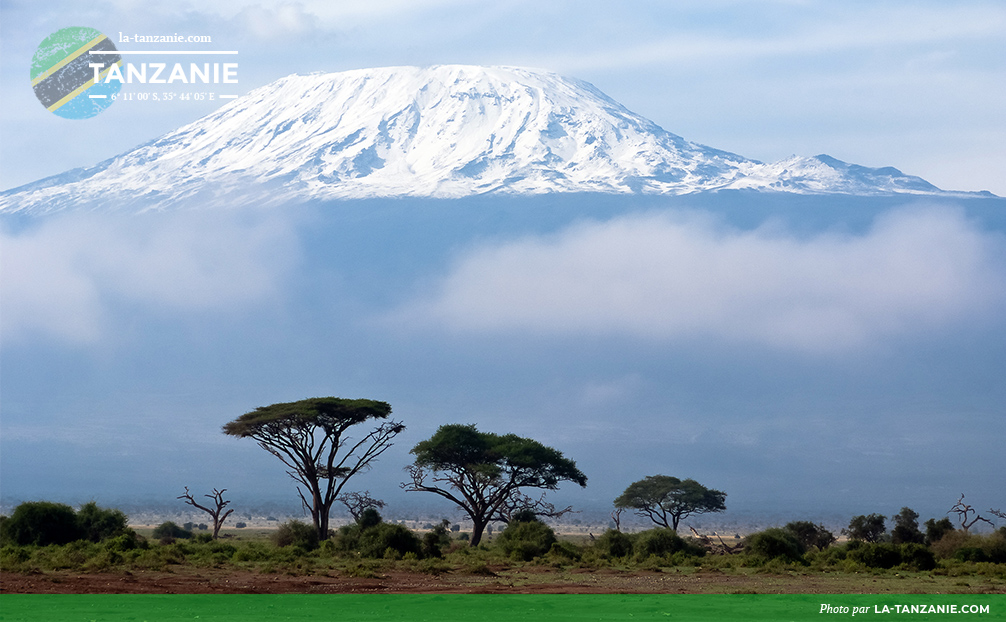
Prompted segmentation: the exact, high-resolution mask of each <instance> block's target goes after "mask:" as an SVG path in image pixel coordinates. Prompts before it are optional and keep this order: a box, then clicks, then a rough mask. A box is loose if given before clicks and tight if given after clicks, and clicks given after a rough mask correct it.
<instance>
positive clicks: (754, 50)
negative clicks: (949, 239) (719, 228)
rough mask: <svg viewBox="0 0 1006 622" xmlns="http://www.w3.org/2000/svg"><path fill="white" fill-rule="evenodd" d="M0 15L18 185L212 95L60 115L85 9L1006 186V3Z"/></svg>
mask: <svg viewBox="0 0 1006 622" xmlns="http://www.w3.org/2000/svg"><path fill="white" fill-rule="evenodd" d="M2 18H3V19H2V26H0V28H2V29H3V38H2V42H0V46H2V47H0V52H2V56H3V58H4V63H3V66H2V68H0V77H2V81H0V84H2V86H0V88H2V95H3V98H4V101H5V103H6V107H5V111H4V115H3V118H2V121H0V135H2V136H3V137H4V143H5V145H4V148H3V151H2V154H0V158H2V159H0V187H2V188H4V189H6V188H10V187H13V186H17V185H20V184H23V183H27V182H30V181H33V180H35V179H38V178H40V177H42V176H45V175H50V174H55V173H59V172H62V171H64V170H66V169H68V168H73V167H76V166H86V165H89V164H93V163H95V162H97V161H100V160H102V159H104V158H107V157H110V156H112V155H115V154H117V153H121V152H122V151H125V150H127V149H129V148H131V147H133V146H135V145H137V144H140V143H142V142H145V141H147V140H150V139H152V138H154V137H156V136H159V135H160V134H162V133H163V132H166V131H168V130H170V129H174V128H175V127H177V126H179V125H181V124H183V123H184V122H187V121H191V120H194V119H196V118H198V117H199V116H201V115H203V114H205V113H207V112H209V111H210V110H212V109H213V108H214V107H215V105H214V104H211V103H208V102H204V103H201V104H200V103H196V102H192V101H189V102H174V103H171V104H165V103H161V104H157V105H153V104H152V103H144V104H139V103H138V102H134V104H133V105H131V106H127V105H125V104H126V102H118V103H117V105H116V106H115V107H114V108H112V109H110V110H108V111H107V112H106V113H103V114H102V115H100V117H98V118H95V119H93V120H91V121H88V122H86V123H74V122H71V121H66V120H63V119H59V118H55V117H53V116H52V115H50V114H48V113H46V111H45V110H43V109H42V108H41V106H40V105H39V104H38V102H37V101H36V100H35V99H34V97H33V95H32V92H31V90H30V89H29V88H28V86H27V78H26V76H27V72H28V69H27V67H28V64H29V62H30V58H31V55H32V54H33V53H34V50H35V48H36V47H37V45H38V44H39V42H40V41H41V40H42V39H44V38H45V37H46V36H47V35H48V34H50V33H51V32H54V31H55V30H58V29H59V28H62V27H65V26H68V25H87V26H91V27H94V28H97V29H99V30H101V31H102V32H105V33H106V34H109V35H111V36H113V38H117V37H118V33H119V32H123V33H125V34H129V33H135V34H148V35H150V34H175V33H178V34H183V35H190V34H192V35H209V36H211V37H212V38H213V42H212V45H205V46H203V49H208V48H215V49H227V50H237V51H239V52H240V54H239V59H240V61H239V64H240V71H239V79H240V83H239V86H240V88H239V90H240V92H247V90H250V89H252V88H254V87H257V86H261V85H263V84H266V83H269V82H271V81H273V80H276V79H277V78H280V77H282V76H284V75H287V74H290V73H306V72H311V71H339V70H345V69H356V68H361V67H374V66H385V65H430V64H445V63H447V64H454V63H471V64H503V65H525V66H532V67H539V68H543V69H548V70H551V71H555V72H558V73H561V74H564V75H569V76H573V77H577V78H580V79H583V80H587V81H588V82H592V83H593V84H594V85H595V86H597V87H598V88H600V89H601V90H602V91H604V92H605V93H607V94H608V95H609V96H611V97H612V98H614V99H615V100H617V101H619V102H621V103H623V104H624V105H626V106H627V107H628V108H629V109H631V110H633V111H635V112H638V113H639V114H642V115H643V116H646V117H648V118H650V119H652V120H654V121H655V122H657V123H658V124H659V125H661V126H662V127H664V129H667V130H669V131H671V132H674V133H676V134H679V135H682V136H684V137H685V138H687V139H689V140H693V141H696V142H699V143H703V144H707V145H710V146H714V147H717V148H720V149H725V150H728V151H733V152H736V153H739V154H741V155H744V156H746V157H751V158H755V159H759V160H763V161H771V160H777V159H781V158H784V157H787V156H789V155H793V154H797V155H816V154H818V153H827V154H829V155H832V156H834V157H837V158H839V159H842V160H845V161H849V162H855V163H858V164H863V165H866V166H895V167H897V168H899V169H901V170H903V171H905V172H907V173H910V174H914V175H919V176H921V177H923V178H925V179H927V180H929V181H931V182H932V183H935V184H936V185H937V186H940V187H942V188H945V189H953V190H990V191H992V192H995V193H997V194H1000V195H1004V194H1006V185H1004V184H1006V181H1004V179H1006V177H1004V176H1003V175H1002V171H1003V170H1006V153H1004V152H1006V150H1004V149H1003V144H1006V121H1004V119H1003V115H1002V114H1001V112H1002V110H1004V109H1006V86H1004V85H1006V7H1004V6H1003V5H1002V3H999V2H968V1H962V2H952V3H947V2H935V1H934V2H857V1H853V2H841V3H834V2H823V1H821V2H815V1H810V0H808V1H799V0H780V1H775V2H751V1H742V0H722V1H716V0H714V1H702V2H692V1H683V2H673V3H664V2H621V3H617V4H612V3H605V2H564V1H556V2H530V1H511V2H494V3H484V2H474V1H464V0H442V1H439V0H438V1H415V2H399V1H397V0H376V1H373V2H323V1H320V0H318V1H307V2H254V3H251V2H240V1H230V2H219V3H216V2H215V3H192V2H172V3H149V2H137V1H130V0H122V1H120V2H97V3H86V4H85V3H79V2H59V1H57V2H53V3H46V4H45V6H44V7H39V6H38V5H37V4H36V3H28V2H23V1H19V0H6V1H5V2H4V3H3V7H2ZM128 47H130V46H126V45H125V44H123V49H127V48H128ZM148 47H157V46H148ZM132 49H136V46H135V45H132ZM159 49H172V45H171V44H162V45H160V46H159ZM174 49H177V47H175V48H174Z"/></svg>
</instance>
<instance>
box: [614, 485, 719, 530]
mask: <svg viewBox="0 0 1006 622" xmlns="http://www.w3.org/2000/svg"><path fill="white" fill-rule="evenodd" d="M726 496H727V493H725V492H722V491H719V490H713V489H711V488H706V487H705V486H703V485H702V484H700V483H698V482H697V481H695V480H693V479H686V480H680V479H678V478H676V477H670V476H668V475H648V476H646V477H645V478H643V479H641V480H639V481H638V482H634V483H632V484H630V485H629V487H628V488H626V489H625V492H623V493H622V494H621V495H620V496H619V497H618V498H617V499H615V507H616V508H626V509H631V510H633V511H635V513H636V515H638V516H642V517H644V518H649V519H650V520H652V521H653V522H654V523H656V524H657V525H660V526H661V527H666V528H667V529H670V530H672V531H677V530H678V524H680V522H681V519H683V518H687V517H688V516H692V515H694V514H707V513H709V512H722V511H723V510H725V509H727V506H726V504H725V503H724V502H725V500H726Z"/></svg>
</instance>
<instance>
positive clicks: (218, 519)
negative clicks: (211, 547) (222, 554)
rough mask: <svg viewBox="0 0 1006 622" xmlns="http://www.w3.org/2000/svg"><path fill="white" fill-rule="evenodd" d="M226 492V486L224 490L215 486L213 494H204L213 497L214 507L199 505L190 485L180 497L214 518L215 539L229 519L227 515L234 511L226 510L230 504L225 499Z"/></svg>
mask: <svg viewBox="0 0 1006 622" xmlns="http://www.w3.org/2000/svg"><path fill="white" fill-rule="evenodd" d="M225 492H227V489H226V488H224V489H223V490H217V489H216V488H214V489H213V494H211V495H203V496H204V497H209V498H210V499H213V507H212V508H208V507H206V506H205V505H199V504H198V503H196V500H195V499H194V498H193V497H192V494H191V493H190V492H189V487H188V486H186V487H185V494H184V495H180V496H179V497H178V498H179V499H181V500H182V501H185V503H188V504H189V505H191V506H192V507H194V508H198V509H200V510H202V511H203V512H206V513H207V514H209V515H210V518H212V519H213V539H214V540H216V539H217V534H219V533H220V528H221V527H223V524H224V521H225V520H227V517H228V516H230V515H231V512H233V511H234V510H233V509H230V510H227V511H226V512H224V508H225V507H227V506H228V505H230V501H224V493H225Z"/></svg>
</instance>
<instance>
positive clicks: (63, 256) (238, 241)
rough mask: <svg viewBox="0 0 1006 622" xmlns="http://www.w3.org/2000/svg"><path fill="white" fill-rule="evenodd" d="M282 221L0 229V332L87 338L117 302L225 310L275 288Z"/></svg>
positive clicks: (140, 221)
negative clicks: (0, 277)
mask: <svg viewBox="0 0 1006 622" xmlns="http://www.w3.org/2000/svg"><path fill="white" fill-rule="evenodd" d="M297 244H298V243H297V239H296V236H295V234H294V232H293V230H292V228H291V227H290V226H289V223H287V222H285V221H281V220H280V219H277V218H260V217H255V216H252V217H249V216H248V215H243V216H241V217H239V216H238V215H237V214H227V213H212V214H211V213H208V212H182V213H175V214H170V215H169V214H144V215H139V216H135V215H129V216H126V215H119V216H110V215H96V214H82V215H71V216H65V217H60V218H55V219H51V220H45V221H44V222H42V223H41V224H39V225H38V226H37V227H34V228H31V229H29V230H25V231H21V232H17V233H15V232H12V231H10V229H9V227H5V228H2V229H0V260H2V262H0V276H2V281H3V290H2V293H3V296H2V299H0V310H2V336H3V339H4V340H5V341H8V342H10V341H18V340H22V339H26V338H29V337H32V336H39V335H41V336H45V337H47V338H56V339H58V340H61V341H70V342H78V343H87V342H93V341H95V340H98V339H100V338H101V337H102V336H104V335H105V334H106V333H107V330H108V328H109V327H108V322H107V320H108V317H109V312H110V308H111V307H112V306H114V305H117V304H126V305H129V306H130V307H131V308H133V309H134V310H136V309H143V310H145V311H146V312H148V313H152V314H154V315H158V314H165V313H168V314H177V313H191V312H201V311H213V312H233V311H239V310H241V309H244V308H246V307H247V306H249V305H253V304H260V303H263V302H265V301H267V300H269V299H271V298H272V297H274V296H275V295H276V294H277V293H278V292H279V290H280V286H281V283H282V280H283V278H284V277H285V276H286V275H287V274H288V273H289V272H290V270H291V269H292V268H293V267H294V265H295V264H296V261H297V257H298V246H297Z"/></svg>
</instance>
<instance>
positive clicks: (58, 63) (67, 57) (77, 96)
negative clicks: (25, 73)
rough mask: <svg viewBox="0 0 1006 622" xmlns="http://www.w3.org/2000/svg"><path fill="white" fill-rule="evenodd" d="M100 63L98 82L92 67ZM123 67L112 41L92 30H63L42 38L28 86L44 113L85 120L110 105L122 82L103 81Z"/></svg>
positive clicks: (75, 28)
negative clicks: (114, 68) (115, 67)
mask: <svg viewBox="0 0 1006 622" xmlns="http://www.w3.org/2000/svg"><path fill="white" fill-rule="evenodd" d="M97 63H100V64H101V65H102V66H101V67H99V68H98V80H97V81H95V73H94V72H95V68H94V67H92V66H91V65H92V64H97ZM112 65H119V66H120V67H121V66H122V56H121V55H120V54H118V52H117V51H116V49H115V46H114V45H113V44H112V41H111V40H110V39H109V38H108V37H106V36H105V35H103V34H101V33H100V32H98V31H97V30H95V29H94V28H82V27H72V28H63V29H62V30H59V31H56V32H54V33H52V34H51V35H49V36H48V37H46V38H45V40H44V41H42V43H40V44H39V46H38V49H37V50H35V56H33V57H32V59H31V85H32V88H34V89H35V97H38V101H40V102H42V105H43V106H45V107H46V110H48V111H50V112H52V113H54V114H57V115H59V116H61V117H63V118H66V119H88V118H90V117H93V116H95V115H96V114H98V113H99V112H101V111H102V110H104V109H105V108H108V107H109V106H111V105H112V102H113V101H115V97H116V95H118V94H119V90H120V89H121V88H122V82H120V81H118V80H113V81H111V82H105V76H106V75H107V74H108V71H109V69H111V67H112Z"/></svg>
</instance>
